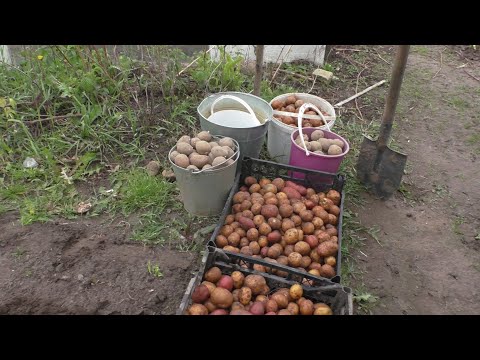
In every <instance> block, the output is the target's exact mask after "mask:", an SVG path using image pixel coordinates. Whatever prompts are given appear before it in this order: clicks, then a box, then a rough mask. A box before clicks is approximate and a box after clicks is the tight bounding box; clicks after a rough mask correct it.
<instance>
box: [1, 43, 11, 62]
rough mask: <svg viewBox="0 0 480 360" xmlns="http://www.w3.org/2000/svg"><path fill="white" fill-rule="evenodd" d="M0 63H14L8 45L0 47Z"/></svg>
mask: <svg viewBox="0 0 480 360" xmlns="http://www.w3.org/2000/svg"><path fill="white" fill-rule="evenodd" d="M0 62H6V63H7V64H11V63H12V59H11V58H10V51H9V49H8V46H7V45H0Z"/></svg>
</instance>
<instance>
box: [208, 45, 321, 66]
mask: <svg viewBox="0 0 480 360" xmlns="http://www.w3.org/2000/svg"><path fill="white" fill-rule="evenodd" d="M212 46H214V45H210V47H212ZM216 46H220V47H223V45H216ZM225 50H226V51H227V52H228V53H229V54H236V53H239V54H241V55H242V56H243V57H244V58H245V59H246V61H247V62H250V61H255V50H254V46H253V45H227V46H226V48H225ZM210 54H211V57H212V58H213V59H216V60H218V58H219V56H220V51H219V50H218V48H215V49H213V50H211V51H210ZM324 58H325V45H265V50H264V55H263V59H264V62H273V63H276V62H280V61H282V59H283V61H284V62H291V61H294V60H308V61H311V62H313V63H315V64H316V65H323V61H324Z"/></svg>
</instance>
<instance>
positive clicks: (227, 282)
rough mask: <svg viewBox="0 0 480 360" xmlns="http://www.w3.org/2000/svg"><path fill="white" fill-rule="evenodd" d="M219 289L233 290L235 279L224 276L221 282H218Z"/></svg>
mask: <svg viewBox="0 0 480 360" xmlns="http://www.w3.org/2000/svg"><path fill="white" fill-rule="evenodd" d="M217 287H221V288H224V289H227V290H228V291H232V290H233V279H232V277H231V276H229V275H222V277H221V278H220V280H218V282H217Z"/></svg>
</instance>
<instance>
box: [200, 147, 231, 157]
mask: <svg viewBox="0 0 480 360" xmlns="http://www.w3.org/2000/svg"><path fill="white" fill-rule="evenodd" d="M197 151H198V150H197ZM211 154H212V156H213V158H217V157H223V158H227V157H228V151H226V150H225V149H224V148H222V147H221V146H215V147H214V148H212V149H211Z"/></svg>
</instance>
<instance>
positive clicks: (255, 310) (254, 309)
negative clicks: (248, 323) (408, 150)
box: [249, 301, 265, 315]
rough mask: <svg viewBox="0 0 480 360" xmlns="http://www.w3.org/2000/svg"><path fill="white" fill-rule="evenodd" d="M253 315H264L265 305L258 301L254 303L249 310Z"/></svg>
mask: <svg viewBox="0 0 480 360" xmlns="http://www.w3.org/2000/svg"><path fill="white" fill-rule="evenodd" d="M249 311H250V312H251V313H252V314H253V315H264V314H265V305H263V303H262V302H260V301H255V302H254V303H253V304H252V306H250V310H249Z"/></svg>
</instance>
